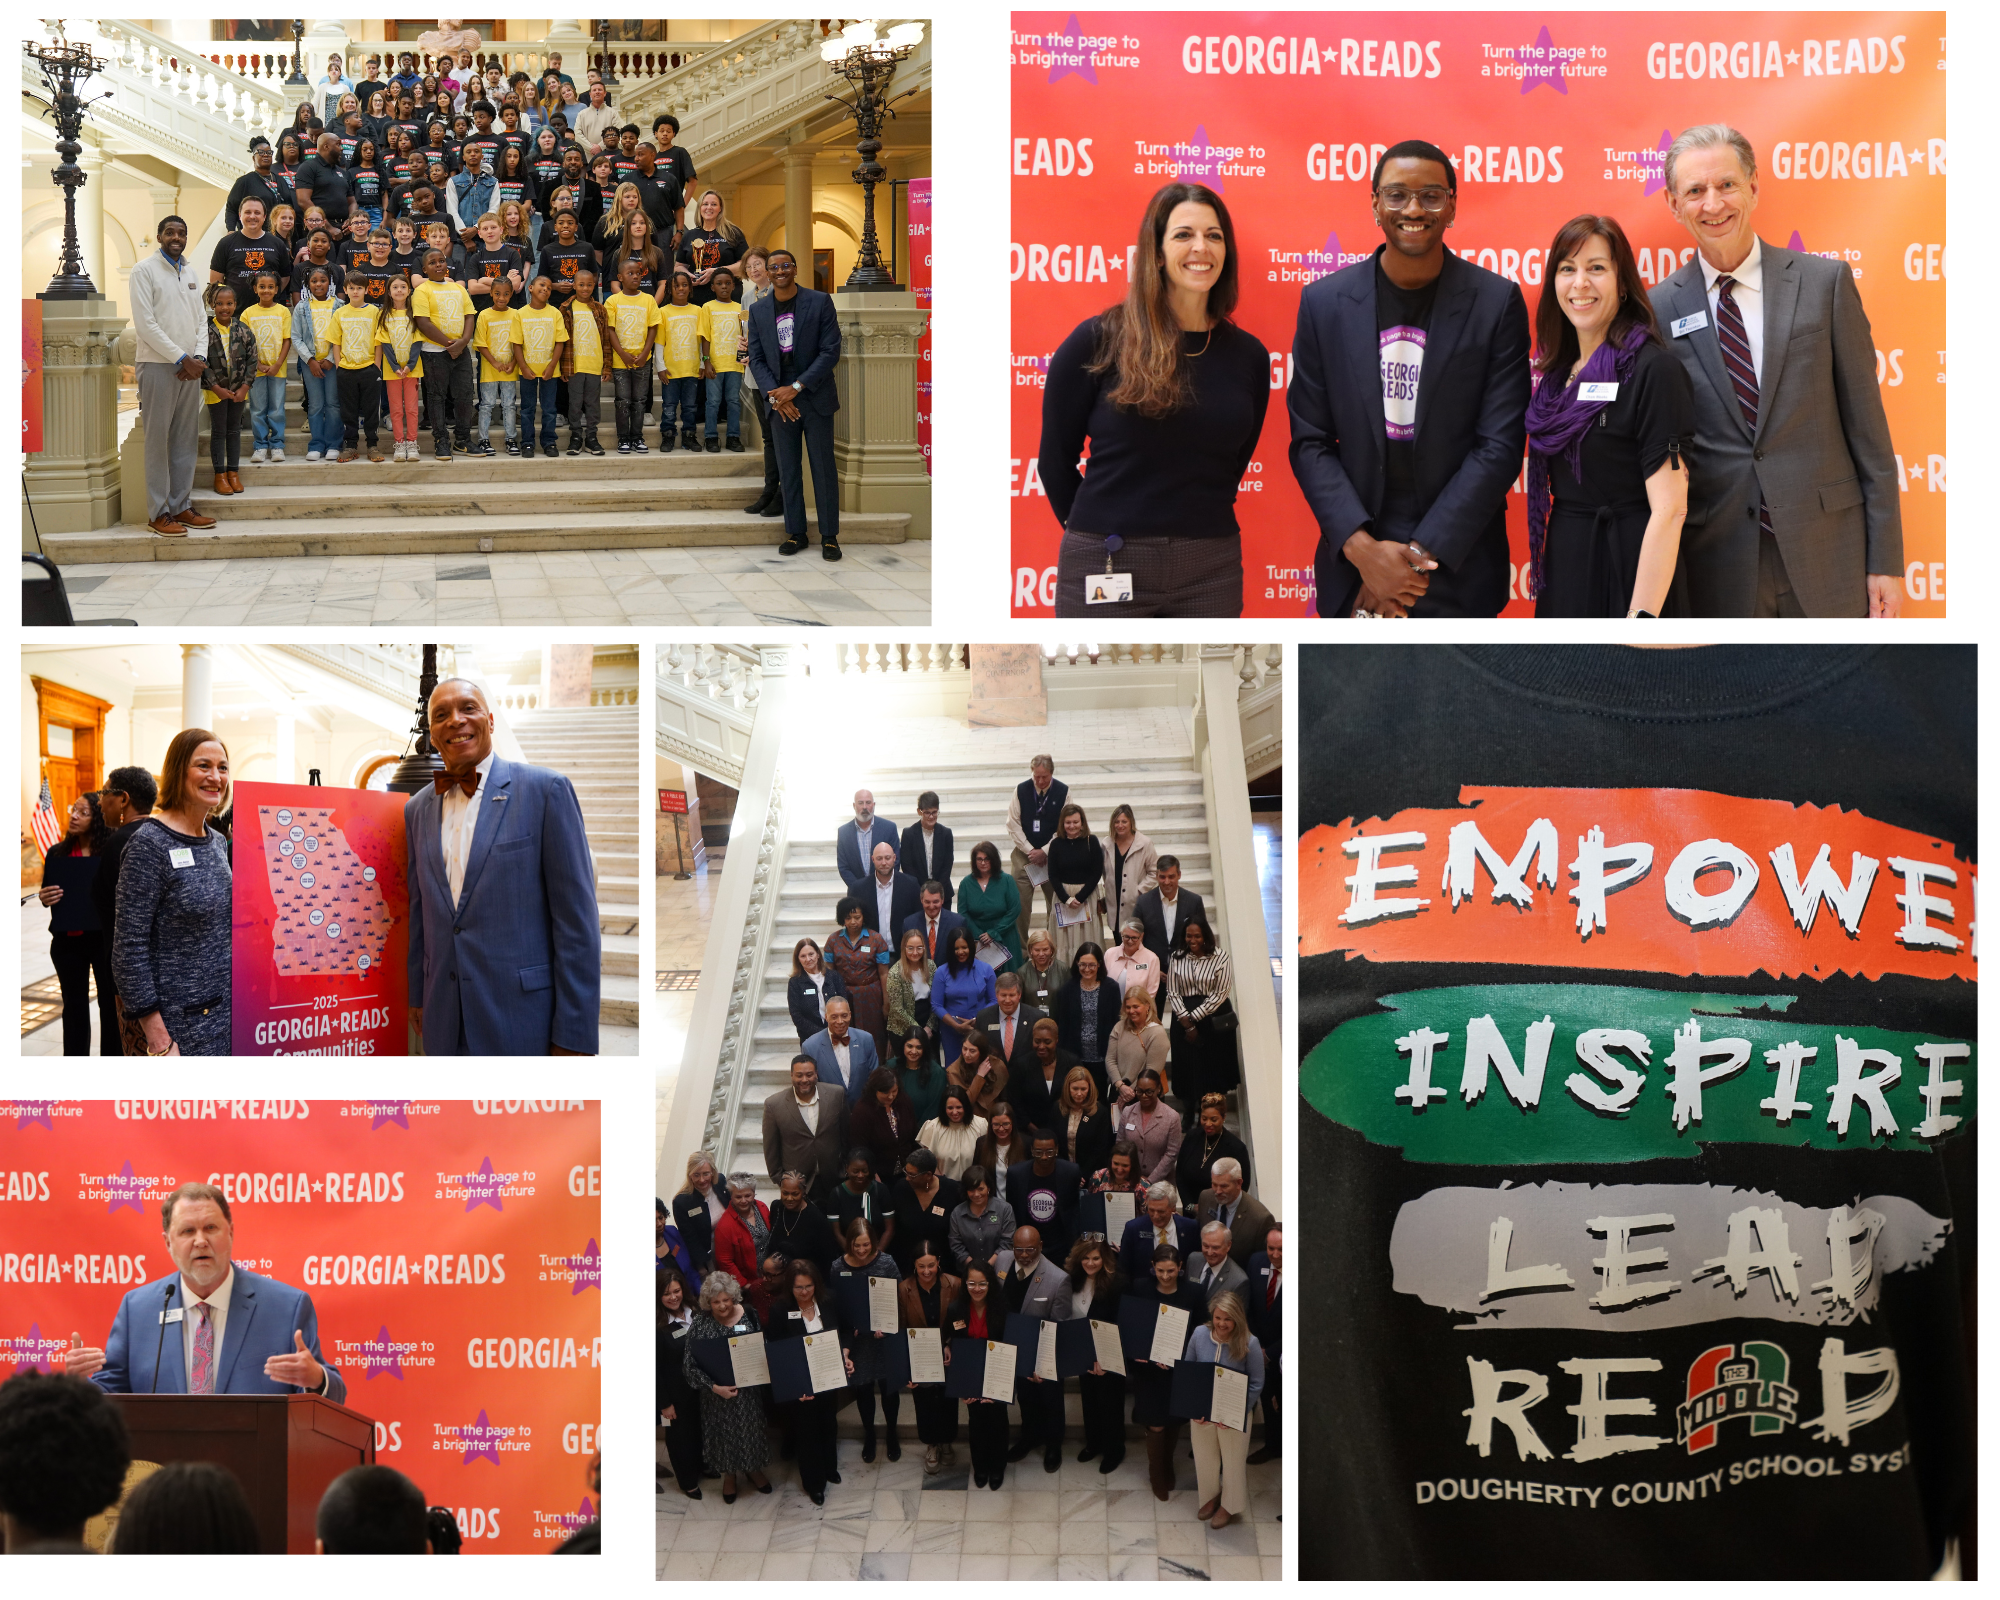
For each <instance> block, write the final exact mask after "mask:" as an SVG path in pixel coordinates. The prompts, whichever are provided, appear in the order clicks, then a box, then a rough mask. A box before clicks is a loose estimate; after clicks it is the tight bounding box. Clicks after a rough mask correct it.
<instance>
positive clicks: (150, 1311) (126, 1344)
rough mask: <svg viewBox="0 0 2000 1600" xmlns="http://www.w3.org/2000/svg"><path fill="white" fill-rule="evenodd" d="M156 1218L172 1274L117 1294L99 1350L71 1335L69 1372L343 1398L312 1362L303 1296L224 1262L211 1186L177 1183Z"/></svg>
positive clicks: (204, 1388)
mask: <svg viewBox="0 0 2000 1600" xmlns="http://www.w3.org/2000/svg"><path fill="white" fill-rule="evenodd" d="M160 1222H161V1226H162V1227H163V1228H164V1229H165V1231H166V1236H167V1252H168V1254H170V1255H171V1256H172V1257H173V1258H174V1265H175V1266H176V1267H178V1268H179V1269H180V1270H179V1271H177V1272H175V1273H173V1274H172V1275H170V1276H168V1277H165V1278H158V1279H155V1280H154V1281H153V1282H151V1283H149V1284H146V1285H145V1286H144V1287H143V1288H138V1289H134V1290H133V1291H132V1292H131V1293H130V1294H128V1295H127V1296H126V1297H125V1298H124V1300H123V1301H122V1302H121V1303H120V1304H119V1307H118V1315H117V1317H116V1318H115V1319H114V1320H113V1322H112V1324H111V1337H110V1339H109V1340H108V1341H106V1343H105V1347H104V1348H103V1349H102V1350H99V1349H97V1348H95V1347H94V1346H91V1345H86V1344H84V1343H83V1341H82V1339H81V1337H79V1336H77V1335H72V1336H71V1339H72V1344H71V1347H70V1349H69V1350H68V1351H66V1352H65V1369H66V1370H67V1371H68V1373H69V1375H70V1376H71V1377H73V1378H88V1379H90V1380H91V1382H93V1383H95V1384H97V1385H98V1386H99V1387H101V1388H103V1389H106V1390H109V1391H110V1392H111V1393H112V1394H291V1393H293V1392H294V1391H300V1390H302V1391H304V1392H305V1393H307V1394H317V1395H324V1396H325V1397H326V1398H327V1399H329V1400H345V1399H346V1398H347V1385H346V1384H345V1383H343V1382H342V1381H341V1377H340V1374H339V1373H338V1372H336V1371H334V1369H333V1368H332V1367H330V1366H328V1365H327V1364H326V1363H324V1362H322V1361H321V1360H320V1359H319V1324H318V1319H317V1318H316V1317H315V1316H314V1315H313V1303H312V1297H311V1296H310V1295H308V1294H306V1293H305V1292H304V1291H303V1290H299V1289H294V1288H292V1287H291V1286H290V1285H289V1284H284V1283H278V1282H276V1281H275V1280H273V1279H270V1278H260V1277H258V1276H257V1275H256V1274H254V1273H250V1272H241V1271H238V1270H237V1269H236V1268H235V1267H234V1266H233V1265H232V1264H231V1262H230V1259H229V1250H230V1246H231V1244H232V1243H234V1240H235V1227H234V1225H233V1223H232V1222H231V1219H230V1215H229V1201H228V1198H227V1197H226V1196H225V1195H224V1194H223V1192H222V1191H221V1190H220V1189H218V1188H216V1187H215V1186H214V1185H213V1184H207V1183H184V1184H182V1185H181V1186H180V1187H179V1188H178V1189H176V1190H175V1191H174V1192H173V1193H172V1194H170V1195H168V1196H167V1198H166V1203H165V1204H164V1205H162V1206H161V1207H160ZM149 1336H150V1337H149Z"/></svg>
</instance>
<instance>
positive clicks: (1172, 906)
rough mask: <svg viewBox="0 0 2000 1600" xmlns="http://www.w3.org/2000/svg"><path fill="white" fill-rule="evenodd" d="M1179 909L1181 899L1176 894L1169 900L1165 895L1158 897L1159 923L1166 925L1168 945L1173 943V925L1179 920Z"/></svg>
mask: <svg viewBox="0 0 2000 1600" xmlns="http://www.w3.org/2000/svg"><path fill="white" fill-rule="evenodd" d="M1180 909H1181V897H1180V896H1179V895H1178V894H1176V895H1175V896H1174V897H1173V899H1171V900H1169V899H1168V898H1167V897H1166V896H1165V895H1161V896H1160V921H1161V922H1162V923H1164V924H1165V925H1166V929H1167V943H1168V944H1169V945H1171V944H1172V943H1173V942H1174V923H1175V921H1176V920H1177V919H1178V918H1179V915H1180Z"/></svg>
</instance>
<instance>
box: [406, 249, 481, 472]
mask: <svg viewBox="0 0 2000 1600" xmlns="http://www.w3.org/2000/svg"><path fill="white" fill-rule="evenodd" d="M425 232H426V233H427V234H429V235H430V236H431V237H432V238H433V239H434V240H436V241H437V243H436V244H435V245H434V246H433V248H431V249H429V250H427V251H425V252H424V281H423V282H422V283H420V284H418V285H417V286H416V291H415V293H413V294H412V295H411V296H410V315H411V316H412V317H413V318H414V319H415V321H416V324H417V334H418V337H419V339H420V340H421V344H420V346H419V348H421V349H422V351H423V361H424V404H425V408H426V409H427V411H428V412H429V415H430V420H431V448H432V450H433V451H435V452H436V455H437V458H438V460H440V461H449V460H450V459H451V445H452V440H453V439H456V440H457V441H458V448H459V449H461V450H463V451H466V452H467V453H468V454H469V453H470V452H471V450H472V418H473V402H474V400H475V398H476V396H477V394H478V388H479V386H478V384H477V382H476V381H475V374H474V371H473V367H474V364H475V362H476V360H477V358H476V357H474V356H473V355H472V354H471V351H470V346H471V344H472V322H473V305H472V296H471V295H470V294H468V293H467V292H466V288H465V285H464V284H462V283H458V282H455V281H454V280H453V279H452V278H451V276H450V272H451V250H450V248H449V241H448V239H446V238H445V229H444V228H443V226H442V225H441V224H437V223H433V224H432V225H431V226H430V227H429V228H427V229H425Z"/></svg>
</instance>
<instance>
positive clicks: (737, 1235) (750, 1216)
mask: <svg viewBox="0 0 2000 1600" xmlns="http://www.w3.org/2000/svg"><path fill="white" fill-rule="evenodd" d="M770 1244H771V1208H770V1207H769V1206H767V1205H765V1204H764V1202H763V1201H761V1200H759V1199H758V1198H757V1180H756V1179H755V1178H753V1177H752V1176H751V1175H750V1174H749V1173H747V1172H732V1173H731V1174H730V1175H729V1209H728V1210H727V1211H725V1212H723V1213H722V1220H721V1221H720V1222H718V1223H717V1224H716V1225H715V1265H716V1267H717V1269H718V1270H720V1271H722V1272H726V1273H728V1274H729V1275H730V1276H731V1277H732V1278H734V1279H735V1280H736V1281H737V1282H738V1283H740V1284H742V1285H743V1286H744V1293H746V1294H747V1295H749V1297H750V1303H751V1305H753V1306H754V1307H756V1310H757V1317H758V1320H759V1321H762V1320H763V1319H764V1318H766V1317H768V1316H769V1315H770V1313H771V1306H770V1296H769V1295H768V1294H767V1293H766V1292H765V1289H764V1274H763V1272H762V1270H761V1269H760V1267H759V1265H758V1263H759V1262H761V1261H762V1260H763V1259H764V1254H765V1252H766V1251H767V1250H768V1249H769V1248H770Z"/></svg>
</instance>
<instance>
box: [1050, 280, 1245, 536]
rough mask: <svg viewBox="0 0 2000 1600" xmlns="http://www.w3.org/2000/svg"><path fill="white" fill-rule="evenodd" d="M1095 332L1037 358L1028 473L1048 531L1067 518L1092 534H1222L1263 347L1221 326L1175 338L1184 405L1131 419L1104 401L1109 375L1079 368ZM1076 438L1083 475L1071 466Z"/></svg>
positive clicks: (1241, 462)
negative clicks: (1183, 358)
mask: <svg viewBox="0 0 2000 1600" xmlns="http://www.w3.org/2000/svg"><path fill="white" fill-rule="evenodd" d="M1097 326H1098V319H1097V318H1096V317H1091V318H1090V319H1088V320H1087V321H1085V322H1083V323H1082V324H1080V325H1079V326H1078V327H1077V329H1076V331H1075V332H1074V333H1072V334H1071V335H1070V336H1069V337H1068V338H1067V339H1065V340H1063V342H1062V344H1061V345H1060V346H1059V347H1058V348H1057V350H1056V353H1055V355H1054V356H1052V357H1051V358H1050V360H1049V378H1048V387H1047V389H1046V390H1045V391H1044V392H1043V395H1042V442H1041V447H1040V451H1039V457H1040V463H1039V464H1040V470H1041V475H1042V484H1043V487H1044V488H1046V489H1047V491H1048V496H1049V508H1050V509H1051V510H1052V511H1054V512H1055V514H1056V521H1058V522H1060V523H1061V524H1062V525H1063V526H1064V527H1065V528H1067V527H1068V526H1070V524H1071V522H1072V520H1073V521H1074V522H1075V524H1076V526H1077V528H1078V529H1079V530H1080V531H1082V532H1085V533H1096V534H1105V533H1115V534H1120V535H1133V534H1148V533H1150V534H1172V535H1173V536H1174V537H1176V538H1183V539H1213V538H1220V537H1223V536H1225V535H1234V534H1235V533H1236V531H1237V526H1236V486H1237V484H1238V483H1240V482H1241V481H1242V479H1243V469H1244V468H1245V467H1247V466H1248V465H1249V464H1250V457H1251V456H1252V455H1253V454H1254V453H1255V451H1256V449H1257V436H1258V435H1259V434H1260V433H1261V432H1262V431H1263V428H1264V412H1265V410H1266V409H1267V408H1268V407H1269V405H1270V403H1271V367H1270V357H1269V355H1268V354H1267V353H1266V351H1265V349H1264V344H1263V341H1262V340H1261V339H1259V338H1257V336H1256V335H1255V334H1251V333H1246V332H1245V331H1244V330H1243V329H1241V328H1239V327H1237V326H1236V325H1235V324H1234V323H1229V322H1225V323H1221V324H1219V325H1218V326H1217V327H1216V328H1215V329H1214V330H1213V331H1212V333H1208V334H1189V335H1186V336H1185V338H1184V340H1183V343H1182V349H1183V350H1184V351H1186V352H1187V353H1188V354H1189V356H1191V357H1192V359H1191V360H1189V361H1188V363H1187V366H1188V371H1189V373H1190V375H1191V388H1192V399H1191V401H1190V403H1189V404H1187V405H1185V406H1183V407H1182V408H1181V409H1180V410H1178V411H1174V412H1171V413H1169V414H1168V415H1166V416H1164V417H1157V418H1155V417H1142V416H1139V415H1138V414H1137V413H1135V412H1131V411H1121V410H1120V409H1119V408H1118V407H1117V406H1114V405H1113V404H1112V403H1111V402H1110V401H1109V400H1107V399H1106V398H1105V395H1106V394H1107V393H1108V392H1109V390H1110V389H1111V388H1112V386H1113V385H1114V384H1115V383H1116V382H1117V373H1116V372H1115V371H1114V372H1104V373H1091V372H1088V371H1086V370H1085V369H1086V367H1087V366H1088V365H1089V363H1090V360H1091V358H1092V356H1093V355H1094V354H1095V353H1096V349H1097ZM1204 342H1206V346H1207V348H1206V349H1204V348H1203V345H1204ZM1196 351H1201V354H1199V355H1195V354H1194V353H1195V352H1196ZM1086 439H1088V440H1089V441H1090V470H1089V473H1088V474H1087V475H1086V474H1085V473H1084V472H1083V471H1082V470H1081V469H1080V468H1079V466H1078V464H1077V458H1078V457H1079V456H1080V455H1082V453H1083V446H1084V441H1085V440H1086Z"/></svg>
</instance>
